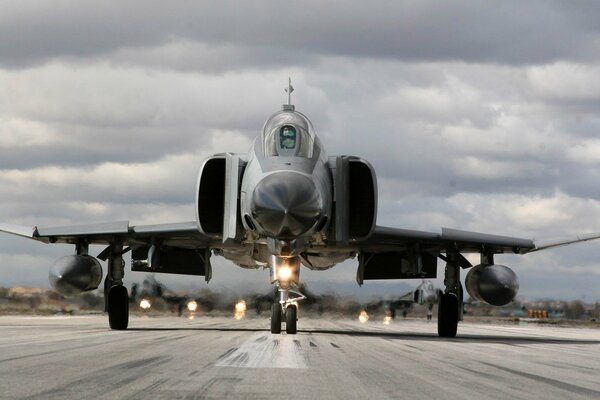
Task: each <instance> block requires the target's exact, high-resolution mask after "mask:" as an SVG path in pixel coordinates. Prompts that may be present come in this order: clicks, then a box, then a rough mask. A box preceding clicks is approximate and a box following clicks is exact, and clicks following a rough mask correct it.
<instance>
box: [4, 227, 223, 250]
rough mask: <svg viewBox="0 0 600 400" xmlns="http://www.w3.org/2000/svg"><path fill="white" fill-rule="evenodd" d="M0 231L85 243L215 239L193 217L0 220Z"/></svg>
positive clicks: (196, 242)
mask: <svg viewBox="0 0 600 400" xmlns="http://www.w3.org/2000/svg"><path fill="white" fill-rule="evenodd" d="M0 232H5V233H9V234H13V235H17V236H22V237H26V238H29V239H33V240H37V241H40V242H44V243H70V244H77V243H78V242H79V241H81V240H84V239H85V241H86V242H87V244H106V245H108V244H111V243H112V242H113V241H114V240H115V239H119V240H120V241H121V242H122V243H123V244H124V245H136V244H146V243H148V241H149V240H152V239H160V240H162V241H165V242H168V243H169V244H171V245H177V246H179V247H199V246H206V245H208V244H209V243H211V242H215V238H212V237H208V236H206V235H203V234H202V233H201V232H200V231H199V230H198V226H197V225H196V222H194V221H191V222H179V223H170V224H158V225H138V226H130V225H129V221H113V222H103V223H98V224H87V225H74V226H59V227H48V228H43V227H27V226H20V225H11V224H0Z"/></svg>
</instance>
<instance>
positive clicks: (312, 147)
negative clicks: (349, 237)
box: [240, 106, 333, 242]
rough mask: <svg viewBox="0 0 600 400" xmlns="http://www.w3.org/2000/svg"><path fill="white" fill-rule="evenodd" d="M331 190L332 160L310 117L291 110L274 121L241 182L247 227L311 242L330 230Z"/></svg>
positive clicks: (253, 151) (271, 235) (263, 234)
mask: <svg viewBox="0 0 600 400" xmlns="http://www.w3.org/2000/svg"><path fill="white" fill-rule="evenodd" d="M332 191H333V185H332V179H331V173H330V171H329V169H328V168H327V156H326V154H325V151H324V149H323V146H322V145H321V142H320V141H319V139H318V137H317V136H316V134H315V132H314V129H313V127H312V124H311V122H310V121H309V120H308V118H307V117H306V116H304V115H303V114H301V113H299V112H297V111H295V110H294V109H293V107H292V106H286V107H284V109H283V110H282V111H279V112H277V113H275V114H273V115H272V116H271V117H269V119H268V120H267V121H266V122H265V125H264V127H263V130H262V132H261V134H260V135H259V136H258V137H257V138H256V140H255V141H254V143H253V145H252V147H251V149H250V151H249V153H248V157H247V164H246V168H245V171H244V175H243V178H242V186H241V193H240V213H241V219H242V223H243V224H244V228H245V229H246V230H247V231H250V232H254V233H255V234H257V235H259V236H261V237H266V238H272V239H275V240H278V241H284V242H291V241H294V240H297V239H298V238H303V239H306V241H309V240H310V239H311V238H312V237H313V236H314V235H319V234H320V232H323V231H324V230H325V228H326V227H327V224H328V221H329V218H330V216H331V204H332V197H333V194H332Z"/></svg>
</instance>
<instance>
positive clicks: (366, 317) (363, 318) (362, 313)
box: [358, 310, 369, 324]
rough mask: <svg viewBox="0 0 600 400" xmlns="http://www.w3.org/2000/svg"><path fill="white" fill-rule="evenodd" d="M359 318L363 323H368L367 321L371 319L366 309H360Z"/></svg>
mask: <svg viewBox="0 0 600 400" xmlns="http://www.w3.org/2000/svg"><path fill="white" fill-rule="evenodd" d="M358 320H359V321H360V322H361V323H363V324H366V323H367V321H369V314H367V312H366V311H365V310H360V314H359V315H358Z"/></svg>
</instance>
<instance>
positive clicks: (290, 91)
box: [285, 77, 294, 106]
mask: <svg viewBox="0 0 600 400" xmlns="http://www.w3.org/2000/svg"><path fill="white" fill-rule="evenodd" d="M285 91H286V93H287V94H288V103H287V105H288V106H291V105H292V92H293V91H294V87H293V86H292V78H290V77H288V87H287V88H285Z"/></svg>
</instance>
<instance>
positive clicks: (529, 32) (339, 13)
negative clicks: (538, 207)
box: [0, 1, 600, 68]
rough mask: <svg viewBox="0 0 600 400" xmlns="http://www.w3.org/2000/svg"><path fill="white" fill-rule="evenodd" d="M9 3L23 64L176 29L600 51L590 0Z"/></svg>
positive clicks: (433, 48) (142, 43) (248, 36)
mask: <svg viewBox="0 0 600 400" xmlns="http://www.w3.org/2000/svg"><path fill="white" fill-rule="evenodd" d="M3 9H4V10H5V12H4V13H3V15H4V17H3V18H2V19H1V20H0V60H2V63H4V65H8V66H13V67H17V66H19V65H31V64H38V63H40V62H45V61H47V60H50V59H57V58H63V57H78V58H87V57H90V56H93V55H106V54H108V53H111V52H114V51H118V50H122V49H124V48H135V47H148V46H152V47H155V46H161V45H164V44H166V43H169V42H170V41H171V40H173V39H174V38H184V39H186V40H189V41H194V42H200V43H210V44H212V45H224V46H231V45H234V46H239V47H247V48H253V47H255V48H258V49H260V48H264V49H275V51H274V52H273V51H271V52H272V54H273V57H272V58H273V59H275V58H278V54H279V57H280V58H282V59H285V58H286V56H287V55H289V54H293V53H294V52H295V53H304V54H306V55H307V57H310V55H323V54H336V55H342V56H356V57H369V58H393V59H400V60H406V61H444V60H465V61H468V62H491V63H500V64H532V63H533V64H542V63H549V62H553V61H556V60H563V59H577V60H582V61H590V60H595V59H597V55H598V54H600V52H599V51H598V46H600V42H599V41H598V38H597V29H598V26H600V24H599V20H598V19H599V18H600V17H598V15H600V14H599V13H598V8H597V5H596V4H594V3H588V2H586V3H578V4H576V5H573V4H571V3H568V2H560V1H554V2H544V1H534V2H527V3H525V4H524V3H523V2H517V1H508V2H507V1H502V2H500V1H498V2H495V3H489V2H488V3H485V4H482V3H480V2H475V1H465V2H461V3H457V2H452V1H444V2H440V1H421V2H418V3H415V2H408V1H400V2H394V3H389V2H376V3H370V4H369V7H368V8H367V7H365V6H364V4H362V3H359V2H357V3H344V4H343V6H340V5H339V4H337V3H325V4H324V3H322V2H318V3H317V2H309V3H306V2H303V3H302V4H299V3H282V2H275V1H270V2H261V3H260V4H256V3H241V4H240V3H238V2H235V3H233V2H222V1H219V2H212V1H209V2H192V3H183V4H178V5H177V7H173V5H171V4H166V3H163V2H159V1H150V2H144V3H143V6H142V7H140V3H139V2H137V1H124V2H119V3H118V4H110V3H106V2H93V3H90V2H88V3H86V5H85V7H81V6H80V5H79V4H78V3H77V2H73V1H71V2H69V1H67V2H61V3H58V4H53V5H52V6H49V5H48V4H46V3H44V2H28V3H27V4H26V5H25V4H23V3H22V2H18V1H13V2H10V3H8V4H5V6H4V7H3ZM316 10H318V12H316ZM167 54H168V53H167ZM290 61H291V62H293V61H294V60H293V59H292V60H290ZM279 62H281V61H279ZM167 63H168V62H167ZM235 65H236V66H238V67H240V64H237V63H236V64H235ZM288 65H291V63H288ZM241 67H242V68H243V63H242V65H241Z"/></svg>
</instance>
